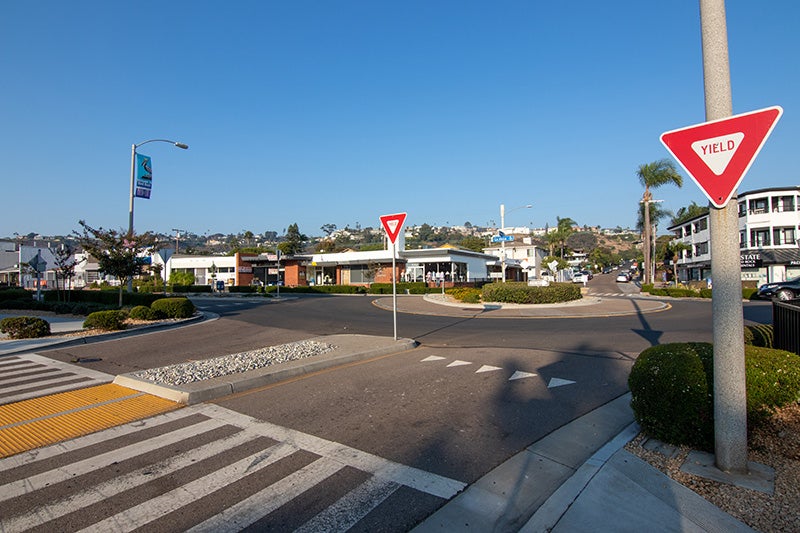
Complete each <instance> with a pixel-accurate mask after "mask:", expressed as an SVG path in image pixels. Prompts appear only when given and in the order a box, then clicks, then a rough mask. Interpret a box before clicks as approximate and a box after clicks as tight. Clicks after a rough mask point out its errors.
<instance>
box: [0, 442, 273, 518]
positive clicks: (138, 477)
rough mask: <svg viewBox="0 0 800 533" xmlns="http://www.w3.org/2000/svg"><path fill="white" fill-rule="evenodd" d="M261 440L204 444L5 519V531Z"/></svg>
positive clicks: (100, 499) (55, 516)
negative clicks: (246, 443)
mask: <svg viewBox="0 0 800 533" xmlns="http://www.w3.org/2000/svg"><path fill="white" fill-rule="evenodd" d="M255 438H258V435H254V434H252V433H250V432H248V431H247V430H243V431H239V432H238V433H234V434H233V435H230V436H228V437H226V438H223V439H219V440H216V441H213V442H210V443H208V444H204V445H202V446H199V447H197V448H194V449H192V450H189V451H186V452H184V453H181V454H179V455H176V456H173V457H169V458H167V459H164V460H163V461H161V462H159V463H156V464H154V465H147V466H145V467H142V468H140V469H138V470H135V471H133V472H130V473H128V474H125V475H123V476H120V477H116V478H114V479H110V480H108V481H106V482H104V483H100V484H99V485H95V486H93V487H91V488H89V489H86V490H84V491H81V492H78V493H76V494H70V495H69V496H67V497H66V498H64V499H62V500H58V501H54V502H51V503H48V504H45V505H40V506H37V507H36V508H35V509H34V510H32V511H31V512H30V513H29V514H25V515H22V516H17V517H12V518H4V519H3V531H4V532H13V531H25V530H26V529H30V528H33V527H35V526H39V525H41V524H44V523H46V522H49V521H51V520H55V519H57V518H60V517H62V516H65V515H68V514H69V513H72V512H75V511H79V510H80V509H83V508H85V507H88V506H90V505H92V504H95V503H97V502H100V501H103V500H104V499H106V498H108V497H111V496H113V495H115V494H120V493H122V492H124V491H127V490H130V489H133V488H136V487H139V486H140V485H144V484H145V483H149V482H150V481H153V480H154V479H158V478H160V477H164V476H170V475H172V474H173V473H174V472H176V471H177V470H180V469H181V468H185V467H187V466H190V465H192V464H195V463H197V462H199V461H202V460H204V459H207V458H209V457H213V456H215V455H217V454H220V453H223V452H225V451H226V450H230V449H232V448H234V447H236V446H239V445H241V444H244V443H245V442H248V441H251V440H253V439H255Z"/></svg>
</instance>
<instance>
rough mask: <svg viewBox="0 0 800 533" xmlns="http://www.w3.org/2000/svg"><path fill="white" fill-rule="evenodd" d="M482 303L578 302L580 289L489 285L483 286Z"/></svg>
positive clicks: (562, 285)
mask: <svg viewBox="0 0 800 533" xmlns="http://www.w3.org/2000/svg"><path fill="white" fill-rule="evenodd" d="M481 297H482V299H483V301H484V302H502V303H516V304H549V303H558V302H569V301H572V300H580V299H581V298H582V296H581V289H580V287H579V286H577V285H575V284H574V283H551V284H550V285H549V286H547V287H531V286H529V285H528V284H527V283H524V282H508V283H489V284H487V285H484V286H483V289H482V292H481Z"/></svg>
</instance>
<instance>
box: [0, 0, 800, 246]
mask: <svg viewBox="0 0 800 533" xmlns="http://www.w3.org/2000/svg"><path fill="white" fill-rule="evenodd" d="M727 16H728V38H729V45H730V58H731V80H732V87H733V105H734V113H743V112H746V111H751V110H755V109H760V108H763V107H768V106H772V105H781V106H783V108H784V115H783V118H782V119H781V121H780V123H779V124H778V125H777V127H776V129H775V131H774V132H773V134H772V137H771V138H770V139H769V141H768V142H767V144H766V146H765V147H764V149H763V150H762V151H761V154H760V155H759V157H758V159H757V160H756V163H755V164H754V165H753V167H752V168H751V169H750V172H749V174H748V175H747V176H746V177H745V179H744V181H743V183H742V186H741V187H740V189H739V190H740V191H746V190H752V189H757V188H763V187H776V186H787V185H797V184H798V183H800V179H799V178H798V172H797V166H798V165H797V161H796V154H797V153H798V150H797V148H796V147H795V148H792V147H793V146H795V145H794V144H793V143H796V142H797V140H798V139H800V62H798V59H797V55H798V53H800V32H798V29H797V25H798V21H800V2H796V1H789V0H785V1H778V0H776V1H770V2H751V1H744V0H736V1H729V2H728V5H727ZM699 24H700V23H699V7H698V2H697V1H684V2H641V1H634V0H621V1H615V2H596V1H576V2H544V1H533V0H528V1H515V0H509V1H504V2H484V1H470V0H466V1H465V0H452V1H451V0H447V1H444V0H442V1H437V0H419V1H416V0H407V1H403V2H384V1H374V0H369V1H366V0H365V1H348V0H342V1H336V2H330V1H322V0H320V1H302V0H300V1H283V2H277V1H268V0H264V1H239V2H209V1H188V0H187V1H175V2H172V1H171V2H163V1H150V0H145V1H140V2H135V3H121V2H108V1H79V2H63V1H54V0H43V1H33V2H31V1H27V0H9V1H8V2H5V3H4V5H3V16H2V17H1V18H0V50H2V53H0V68H2V72H3V76H2V83H0V155H2V162H3V169H4V173H3V174H4V175H3V178H2V189H1V190H2V211H1V212H2V214H0V237H9V236H12V235H13V233H14V232H17V233H20V234H25V233H29V232H38V233H42V234H45V235H52V234H66V233H69V232H71V231H72V230H74V229H77V228H78V220H79V219H85V220H86V221H87V222H88V223H90V224H91V225H93V226H102V227H106V228H116V229H119V228H127V224H128V197H129V175H130V174H129V173H130V148H131V144H132V143H139V142H142V141H144V140H147V139H152V138H166V139H174V140H177V141H181V142H185V143H187V144H189V145H190V149H189V150H188V151H183V150H179V149H176V148H174V147H171V146H170V145H168V144H165V143H151V144H148V145H147V146H144V147H142V148H141V152H143V153H145V154H147V155H150V156H151V157H152V158H153V167H154V180H153V192H152V198H151V199H149V200H137V201H136V209H135V220H136V229H137V231H144V230H152V231H161V232H166V233H169V232H170V230H171V229H172V228H180V229H185V230H189V231H192V232H194V233H198V234H203V233H206V232H211V233H214V232H222V233H238V232H241V231H243V230H249V231H253V232H254V233H261V232H264V231H270V230H271V231H278V232H281V231H283V229H284V228H286V227H287V226H288V225H289V224H291V223H297V224H298V225H299V227H300V231H301V232H303V233H305V234H307V235H320V234H322V232H321V231H320V226H322V225H323V224H328V223H332V224H336V225H337V226H338V227H340V228H342V227H345V226H347V225H350V226H351V227H352V226H355V225H356V224H357V223H359V224H361V226H362V227H367V226H373V227H379V225H380V223H379V220H378V217H379V216H380V215H381V214H388V213H395V212H399V211H406V212H408V219H407V221H406V224H410V225H414V224H421V223H430V224H450V225H456V224H463V223H464V222H467V221H469V222H471V223H472V224H474V225H486V224H488V223H490V221H495V222H496V223H497V224H499V218H500V217H499V210H500V209H499V206H500V204H505V205H506V209H507V216H506V225H508V226H511V225H533V226H538V227H541V226H544V225H545V224H546V223H549V224H550V225H554V224H555V222H556V217H557V216H559V217H570V218H572V219H574V220H575V221H577V222H578V223H579V224H581V225H583V224H589V225H602V226H605V227H615V226H618V225H619V226H623V227H625V226H630V227H633V226H634V225H635V223H636V217H635V213H636V208H637V202H638V201H639V199H640V198H641V195H642V188H641V186H640V185H639V183H638V180H637V178H636V169H637V167H638V166H639V165H640V164H642V163H647V162H651V161H654V160H657V159H661V158H666V157H668V156H669V154H668V153H667V152H666V150H665V149H664V148H663V147H662V146H661V143H660V142H659V135H660V134H661V133H662V132H664V131H667V130H671V129H675V128H679V127H683V126H688V125H691V124H695V123H699V122H703V121H704V120H705V111H704V101H703V80H702V58H701V43H700V29H699ZM655 197H656V198H660V199H663V200H664V204H663V206H664V207H665V208H667V209H670V210H673V211H675V210H677V209H678V208H680V207H681V206H685V205H688V204H689V203H690V202H692V201H695V202H698V203H700V204H703V205H705V204H706V199H705V197H704V196H703V195H702V193H701V192H700V190H699V189H698V188H697V186H696V185H695V184H694V182H692V181H691V180H690V179H688V177H686V178H685V183H684V186H683V188H682V189H680V190H678V189H676V188H674V187H663V188H661V189H658V190H657V191H656V192H655ZM528 203H531V204H533V206H534V207H533V209H527V210H519V211H513V212H512V211H511V210H512V209H513V208H514V207H517V206H521V205H524V204H528Z"/></svg>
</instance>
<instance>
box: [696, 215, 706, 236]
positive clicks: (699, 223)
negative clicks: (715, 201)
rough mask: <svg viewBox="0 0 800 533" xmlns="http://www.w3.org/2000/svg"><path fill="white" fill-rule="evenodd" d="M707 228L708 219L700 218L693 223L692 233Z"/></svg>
mask: <svg viewBox="0 0 800 533" xmlns="http://www.w3.org/2000/svg"><path fill="white" fill-rule="evenodd" d="M707 229H708V219H707V218H701V219H700V220H698V221H697V222H695V223H694V227H693V233H697V232H698V231H703V230H707Z"/></svg>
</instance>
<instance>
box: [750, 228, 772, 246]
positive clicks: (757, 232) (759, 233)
mask: <svg viewBox="0 0 800 533" xmlns="http://www.w3.org/2000/svg"><path fill="white" fill-rule="evenodd" d="M750 242H751V243H752V245H753V246H759V247H761V246H769V230H768V229H766V228H765V229H751V230H750Z"/></svg>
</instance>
